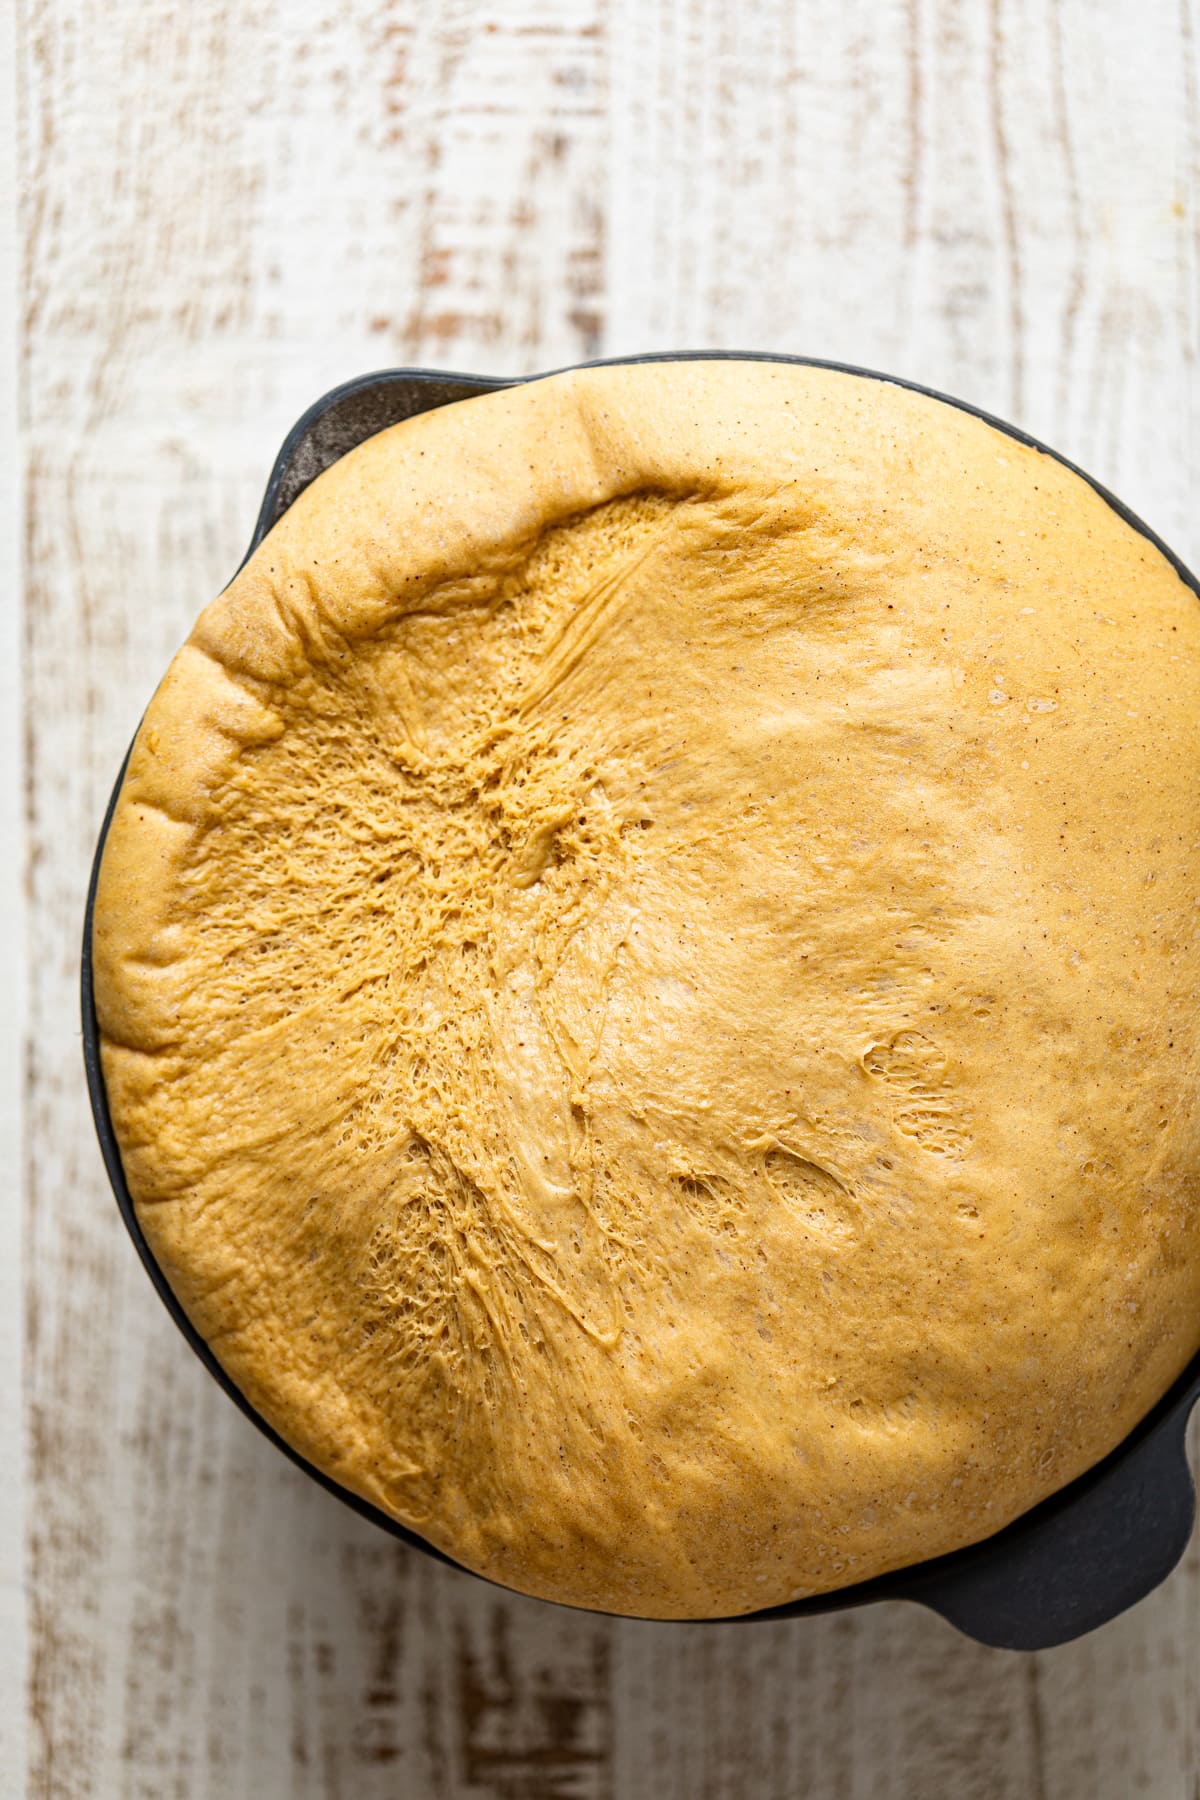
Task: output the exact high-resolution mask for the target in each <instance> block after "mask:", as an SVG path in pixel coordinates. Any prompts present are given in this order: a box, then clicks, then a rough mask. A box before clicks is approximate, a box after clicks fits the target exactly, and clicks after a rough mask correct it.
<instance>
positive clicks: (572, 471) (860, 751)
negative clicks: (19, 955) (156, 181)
mask: <svg viewBox="0 0 1200 1800" xmlns="http://www.w3.org/2000/svg"><path fill="white" fill-rule="evenodd" d="M1198 769H1200V604H1198V603H1197V600H1196V597H1195V596H1194V595H1193V593H1192V592H1191V591H1190V590H1189V589H1188V588H1186V587H1185V586H1184V584H1183V583H1182V582H1181V581H1180V579H1179V578H1178V576H1177V575H1176V574H1175V572H1174V571H1173V570H1172V568H1171V567H1170V565H1169V564H1168V562H1167V561H1166V560H1165V558H1164V557H1163V556H1162V555H1161V554H1160V553H1159V551H1158V550H1156V549H1155V547H1154V546H1153V545H1152V544H1151V543H1150V542H1149V541H1148V540H1147V539H1145V538H1144V537H1142V536H1140V535H1139V534H1138V533H1137V532H1135V531H1134V530H1133V529H1132V528H1131V527H1129V526H1128V525H1126V524H1125V523H1124V522H1123V521H1122V520H1121V519H1120V518H1119V517H1118V516H1117V515H1116V514H1115V513H1114V512H1113V511H1112V510H1111V509H1110V508H1109V507H1108V506H1107V505H1106V504H1105V503H1104V502H1103V501H1102V500H1101V499H1100V498H1099V497H1098V496H1097V495H1096V494H1095V493H1094V492H1093V491H1092V489H1091V488H1089V487H1088V486H1087V485H1086V483H1084V482H1083V481H1082V480H1081V479H1080V478H1078V477H1077V476H1075V475H1073V474H1072V473H1071V472H1070V471H1069V470H1067V469H1066V468H1064V467H1063V466H1062V465H1061V464H1059V463H1057V462H1055V461H1053V460H1052V459H1050V458H1048V457H1046V456H1044V455H1042V454H1040V453H1039V452H1037V451H1035V450H1031V449H1027V448H1025V447H1023V446H1021V445H1020V444H1018V443H1016V442H1015V441H1014V440H1012V439H1010V438H1009V437H1007V436H1005V435H1002V434H1000V433H998V432H997V431H995V430H994V429H993V428H991V427H990V426H988V425H986V424H984V423H983V422H981V421H980V420H978V419H976V418H973V417H971V416H968V415H967V414H965V413H963V412H961V411H959V410H957V409H955V408H952V407H949V406H947V405H945V404H942V403H940V402H938V401H935V400H932V399H929V398H927V397H924V396H922V395H919V394H915V393H912V392H909V391H907V390H905V389H902V388H898V387H896V386H893V385H890V384H887V383H884V382H880V381H872V380H867V379H864V378H860V377H854V376H850V375H845V374H839V373H834V372H832V371H828V370H819V369H811V368H798V367H788V366H777V365H776V366H773V365H770V364H761V363H760V364H755V363H750V362H747V363H736V362H734V363H729V362H726V363H703V362H690V363H689V362H680V363H675V364H659V365H646V366H631V367H610V368H598V369H592V370H586V371H576V372H573V373H570V374H566V375H561V376H555V377H553V378H550V379H546V380H542V381H538V382H536V383H533V384H530V385H528V386H524V387H520V388H516V389H512V390H508V391H505V392H502V393H498V394H494V395H489V396H487V397H485V398H482V399H477V400H471V401H467V402H465V403H462V404H460V405H456V406H453V407H449V408H446V409H444V410H442V411H439V412H436V413H433V414H428V415H426V416H424V417H421V418H418V419H416V420H413V421H410V422H409V423H407V424H404V425H400V426H397V427H395V428H394V429H393V430H390V431H387V432H384V433H382V434H381V435H380V436H378V437H375V438H373V439H371V440H370V441H369V442H368V443H366V444H365V445H363V446H362V447H361V448H360V449H358V450H356V451H355V452H354V453H353V454H351V455H349V456H347V457H346V458H344V459H343V460H342V461H341V462H339V463H338V464H337V465H336V466H335V467H334V468H333V469H331V470H330V471H328V472H327V473H326V474H325V475H323V476H322V477H321V478H320V479H319V480H318V481H317V482H316V483H315V484H314V485H313V486H312V487H311V488H310V489H309V490H308V491H307V492H306V493H305V494H304V495H303V496H302V497H301V498H300V499H299V500H298V501H297V502H296V504H295V505H294V506H293V507H292V508H291V510H290V511H289V512H288V513H287V515H286V516H285V518H284V519H283V520H282V522H281V523H280V524H279V525H278V526H277V527H276V529H275V530H274V531H273V532H272V533H271V535H270V536H269V537H268V538H267V540H266V541H265V543H264V544H263V545H262V546H261V548H260V549H259V550H258V551H257V553H256V554H255V555H254V557H253V558H252V559H251V561H250V562H249V563H248V565H247V566H246V568H245V569H244V570H243V571H242V573H241V574H240V575H239V576H238V577H237V579H236V580H235V581H234V583H233V584H232V586H231V587H230V588H229V589H228V590H227V591H226V592H225V593H224V594H223V595H222V596H221V597H220V598H219V599H218V600H216V601H215V602H214V603H213V604H212V605H211V606H210V607H209V608H208V609H207V611H205V612H204V613H203V614H202V615H201V618H200V620H199V623H198V624H197V626H196V628H195V631H194V632H193V634H192V636H191V638H190V639H189V641H188V643H187V644H186V645H185V647H184V648H183V649H182V650H181V651H180V652H179V654H178V656H177V657H176V659H175V661H174V662H173V664H172V665H171V668H170V670H169V672H168V674H167V676H166V679H165V680H164V682H163V684H162V686H161V687H160V689H159V691H158V693H157V695H156V696H155V698H154V700H153V702H152V704H151V706H150V709H149V711H148V713H147V715H146V718H145V720H144V722H143V725H142V727H141V730H140V732H139V734H138V738H137V743H136V746H135V748H134V752H133V755H132V758H131V761H130V764H129V769H128V773H127V776H126V779H125V784H124V788H123V791H122V794H121V798H120V802H119V804H118V807H117V810H116V813H115V816H114V819H113V823H112V828H111V831H110V834H109V838H108V843H107V849H106V852H105V856H104V860H103V865H102V870H101V879H100V887H99V894H98V900H97V907H96V923H95V940H94V942H95V953H96V994H97V1004H98V1010H99V1018H100V1024H101V1029H102V1033H103V1058H104V1073H105V1078H106V1082H107V1086H108V1093H109V1098H110V1103H111V1108H112V1115H113V1120H114V1124H115V1126H116V1130H117V1133H118V1136H119V1139H120V1143H121V1148H122V1155H123V1159H124V1163H125V1168H126V1172H127V1176H128V1180H129V1185H130V1188H131V1191H132V1193H133V1195H134V1198H135V1201H136V1203H137V1208H138V1214H139V1217H140V1220H141V1222H142V1225H143V1228H144V1230H145V1233H146V1236H147V1239H148V1240H149V1243H150V1246H151V1248H152V1250H153V1252H154V1254H155V1256H156V1257H157V1258H158V1260H159V1262H160V1264H161V1265H162V1267H163V1269H164V1270H165V1271H166V1273H167V1275H168V1277H169V1279H170V1281H171V1283H172V1286H173V1287H174V1289H175V1291H176V1292H177V1294H178V1295H179V1297H180V1299H181V1301H182V1303H183V1305H184V1306H185V1308H186V1309H187V1312H188V1314H189V1315H190V1317H191V1319H192V1320H193V1321H194V1323H195V1325H196V1327H197V1329H198V1330H199V1331H200V1333H201V1334H202V1335H203V1336H204V1337H205V1338H206V1339H207V1340H208V1341H209V1343H210V1344H212V1346H213V1348H214V1350H215V1352H216V1354H217V1355H218V1356H219V1357H220V1359H221V1361H222V1363H223V1364H224V1366H225V1368H226V1369H227V1370H228V1372H229V1374H230V1375H231V1377H232V1378H233V1380H234V1381H235V1382H236V1383H237V1385H238V1386H239V1387H240V1388H241V1390H242V1391H243V1392H244V1393H245V1395H246V1396H247V1398H248V1399H249V1400H250V1401H251V1403H252V1404H253V1405H254V1406H255V1407H257V1408H258V1409H259V1410H260V1411H261V1412H262V1413H263V1414H264V1415H265V1417H266V1418H267V1419H268V1420H269V1421H270V1422H271V1424H272V1425H274V1426H275V1427H276V1429H277V1430H278V1431H280V1432H281V1433H282V1434H283V1436H284V1437H285V1438H286V1439H287V1440H288V1442H289V1443H291V1444H292V1445H294V1446H295V1448H296V1449H297V1450H298V1451H300V1452H302V1453H303V1455H305V1456H306V1457H308V1458H310V1459H311V1460H312V1461H313V1462H314V1463H316V1464H317V1465H318V1466H319V1467H320V1468H321V1469H323V1470H324V1471H326V1472H327V1473H328V1474H329V1475H330V1476H332V1477H333V1478H334V1479H336V1480H337V1481H339V1482H341V1483H344V1484H345V1485H346V1486H347V1487H349V1488H352V1489H353V1490H354V1491H355V1492H356V1493H358V1494H360V1495H363V1496H364V1497H365V1498H366V1499H368V1500H370V1501H372V1502H374V1503H375V1504H376V1505H377V1506H379V1507H382V1508H383V1509H384V1510H385V1511H386V1512H388V1513H390V1514H392V1515H393V1516H394V1517H395V1518H397V1519H399V1520H402V1521H403V1522H404V1523H405V1524H406V1525H409V1526H411V1527H413V1528H414V1529H415V1530H417V1531H418V1532H420V1533H422V1534H423V1535H424V1536H425V1537H427V1538H428V1539H429V1540H430V1541H432V1542H433V1543H435V1544H437V1545H438V1546H440V1547H441V1548H442V1549H443V1550H445V1551H447V1552H448V1553H449V1554H450V1555H451V1556H453V1557H455V1558H457V1559H458V1560H459V1561H461V1562H463V1563H465V1564H466V1565H467V1566H468V1567H470V1568H472V1569H475V1570H478V1571H479V1572H480V1573H482V1574H485V1575H488V1576H490V1577H492V1578H493V1579H495V1580H497V1581H499V1582H503V1583H505V1584H507V1585H509V1586H511V1587H514V1588H518V1589H521V1590H524V1591H525V1592H528V1593H533V1594H539V1595H543V1596H546V1597H549V1598H553V1599H557V1600H564V1601H570V1602H572V1603H574V1604H577V1605H581V1606H588V1607H602V1608H606V1609H609V1610H611V1611H614V1612H619V1613H632V1614H643V1615H650V1616H661V1617H685V1616H693V1617H697V1616H698V1617H703V1616H711V1615H719V1614H731V1613H738V1612H745V1611H748V1610H753V1609H756V1608H759V1607H763V1606H767V1605H773V1604H777V1603H780V1602H784V1601H787V1600H790V1599H793V1598H795V1597H798V1596H801V1595H808V1594H814V1593H820V1592H823V1591H826V1590H828V1589H832V1588H837V1587H839V1586H842V1585H845V1584H848V1583H851V1582H855V1581H858V1580H861V1579H863V1578H865V1577H867V1576H871V1575H875V1574H878V1573H879V1572H881V1571H883V1570H886V1569H890V1568H894V1567H897V1566H900V1565H903V1564H907V1563H910V1562H913V1561H917V1560H920V1559H923V1558H926V1557H930V1556H936V1555H938V1554H940V1553H942V1552H944V1551H948V1550H952V1549H954V1548H956V1547H957V1546H960V1545H962V1544H965V1543H968V1542H971V1541H974V1540H976V1539H978V1538H980V1537H983V1536H986V1535H987V1534H988V1533H990V1532H992V1531H994V1530H996V1529H997V1528H998V1527H1000V1526H1001V1525H1003V1524H1004V1523H1005V1522H1006V1521H1008V1520H1009V1519H1011V1518H1012V1517H1013V1516H1014V1515H1016V1514H1018V1513H1020V1512H1022V1511H1023V1510H1024V1509H1026V1508H1027V1507H1029V1506H1031V1505H1032V1504H1033V1503H1034V1502H1036V1501H1037V1500H1039V1499H1041V1498H1042V1497H1043V1496H1044V1495H1046V1494H1048V1493H1050V1492H1051V1491H1053V1490H1054V1489H1056V1488H1058V1487H1060V1486H1062V1485H1063V1484H1064V1483H1065V1482H1067V1481H1069V1480H1070V1479H1071V1478H1072V1477H1073V1476H1075V1475H1077V1474H1078V1473H1080V1471H1082V1470H1083V1469H1085V1468H1086V1467H1088V1466H1089V1465H1090V1464H1092V1463H1094V1462H1095V1461H1097V1460H1098V1459H1099V1458H1100V1457H1101V1456H1103V1455H1104V1454H1105V1453H1106V1452H1107V1451H1108V1450H1109V1449H1111V1448H1112V1447H1113V1446H1114V1445H1115V1444H1116V1443H1117V1442H1118V1441H1119V1440H1120V1439H1121V1438H1122V1437H1123V1436H1124V1435H1125V1434H1126V1433H1127V1432H1128V1430H1129V1429H1130V1428H1131V1426H1132V1425H1133V1424H1134V1423H1135V1421H1136V1420H1137V1419H1138V1418H1139V1417H1140V1416H1142V1415H1143V1414H1144V1413H1145V1412H1146V1411H1147V1409H1148V1408H1149V1407H1150V1405H1151V1404H1152V1403H1153V1402H1154V1401H1155V1400H1156V1399H1157V1398H1158V1396H1159V1395H1160V1394H1161V1393H1162V1392H1163V1391H1164V1389H1165V1388H1166V1387H1167V1386H1168V1384H1169V1383H1170V1381H1171V1380H1172V1378H1173V1377H1174V1376H1175V1375H1176V1374H1177V1372H1178V1371H1179V1370H1180V1369H1181V1368H1182V1367H1183V1366H1184V1365H1185V1363H1186V1362H1187V1360H1188V1359H1189V1357H1191V1356H1192V1354H1193V1353H1194V1352H1195V1351H1196V1349H1197V1345H1198V1342H1200V1243H1198V1242H1197V1235H1196V1194H1197V1173H1196V1171H1197V1169H1198V1168H1200V1155H1198V1148H1200V1146H1198V1144H1197V1093H1198V1058H1197V1050H1198V1043H1197V1039H1198V1025H1197V1019H1198V1013H1197V1007H1196V995H1197V991H1198V986H1200V966H1198V965H1200V952H1198V948H1197V944H1198V939H1197V930H1196V908H1197V904H1198V902H1200V881H1198V877H1200V817H1198V801H1197V795H1198V794H1200V784H1198V783H1197V770H1198Z"/></svg>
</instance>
